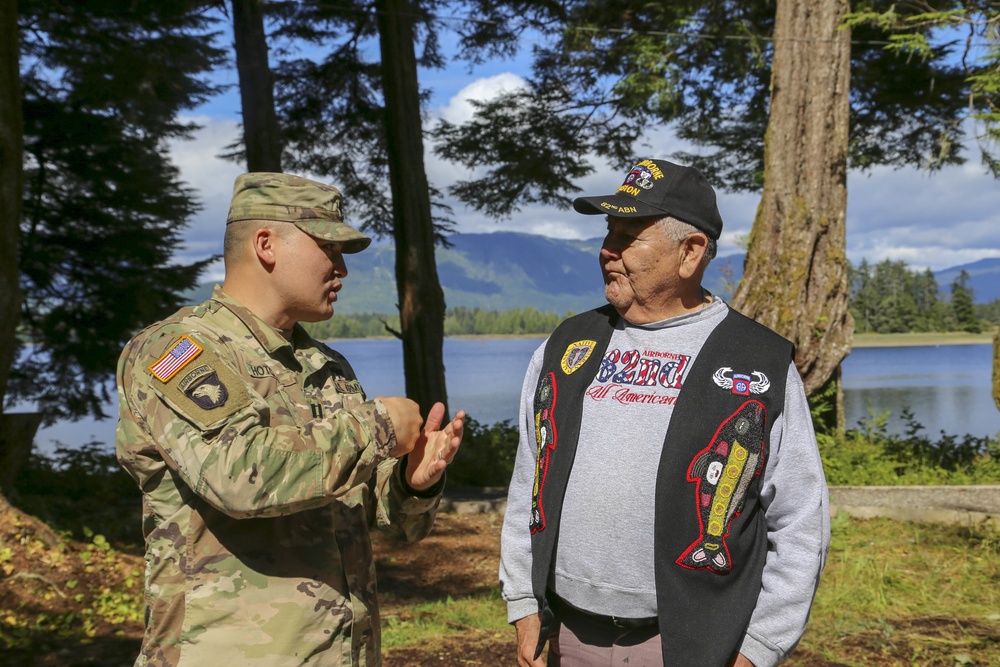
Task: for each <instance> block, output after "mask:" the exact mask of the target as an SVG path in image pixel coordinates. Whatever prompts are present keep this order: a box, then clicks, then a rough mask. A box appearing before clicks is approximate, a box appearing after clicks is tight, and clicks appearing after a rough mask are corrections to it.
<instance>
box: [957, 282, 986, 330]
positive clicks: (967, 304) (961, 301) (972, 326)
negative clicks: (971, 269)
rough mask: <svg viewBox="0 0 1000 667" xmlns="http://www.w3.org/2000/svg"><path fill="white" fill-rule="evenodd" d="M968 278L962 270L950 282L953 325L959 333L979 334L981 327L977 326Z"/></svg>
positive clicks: (977, 321)
mask: <svg viewBox="0 0 1000 667" xmlns="http://www.w3.org/2000/svg"><path fill="white" fill-rule="evenodd" d="M969 278H970V276H969V274H968V273H967V272H966V271H965V270H962V271H960V272H959V274H958V276H956V278H955V280H954V281H952V283H951V311H952V313H953V314H954V317H955V325H956V326H957V327H958V328H959V329H960V330H961V331H968V332H969V333H979V332H981V331H982V327H981V326H980V324H979V318H978V317H976V307H975V302H974V300H973V293H972V287H971V286H970V285H969Z"/></svg>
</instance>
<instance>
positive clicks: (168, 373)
mask: <svg viewBox="0 0 1000 667" xmlns="http://www.w3.org/2000/svg"><path fill="white" fill-rule="evenodd" d="M201 350H202V349H201V346H200V345H198V343H196V342H194V341H193V340H191V339H190V338H188V337H187V336H181V337H180V339H178V341H177V342H176V343H174V344H173V346H172V347H171V348H170V349H169V350H167V352H166V353H165V354H164V355H163V356H162V357H160V359H159V360H158V361H157V362H156V363H155V364H153V365H152V366H150V367H149V372H150V373H152V374H153V377H155V378H156V379H157V380H159V381H160V382H169V381H170V378H172V377H173V376H174V375H176V374H177V372H178V371H179V370H181V369H182V368H184V367H185V366H187V365H188V363H189V362H190V361H191V360H192V359H194V358H195V357H197V356H198V355H199V354H201Z"/></svg>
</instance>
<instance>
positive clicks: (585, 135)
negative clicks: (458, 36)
mask: <svg viewBox="0 0 1000 667" xmlns="http://www.w3.org/2000/svg"><path fill="white" fill-rule="evenodd" d="M891 4H892V3H891V2H890V0H874V2H872V3H871V6H873V7H875V8H876V9H880V10H884V9H888V8H889V6H890V5H891ZM564 7H565V11H566V14H565V16H558V15H556V14H553V20H554V23H553V32H552V33H550V39H549V40H548V41H543V43H542V44H541V45H540V46H537V47H535V53H536V54H537V57H536V59H535V69H534V72H533V75H532V77H531V78H530V80H529V81H528V86H527V88H526V89H525V90H521V91H517V92H514V93H511V94H509V95H507V96H505V97H501V98H498V99H494V100H491V101H489V102H487V103H483V104H480V105H478V108H477V112H476V115H475V117H474V118H473V120H472V121H471V122H470V123H467V124H465V125H463V126H455V125H450V124H447V123H445V124H442V125H441V126H440V128H439V129H438V131H437V133H436V134H437V136H438V138H439V139H441V140H442V141H443V142H444V144H443V146H442V147H441V148H440V149H439V153H440V154H441V155H442V156H443V157H446V158H449V159H453V160H457V161H459V162H461V163H462V164H464V165H466V166H468V167H470V168H471V167H474V168H476V169H478V172H477V177H476V178H474V179H471V180H469V181H466V182H462V183H459V184H457V185H456V186H455V188H454V189H453V192H454V193H455V194H456V195H457V196H459V197H461V198H463V199H465V200H467V201H469V202H471V203H472V205H474V206H476V207H477V208H479V210H482V211H484V212H485V213H489V214H493V215H497V216H502V215H506V214H509V213H510V212H511V211H513V210H516V208H517V207H518V206H520V205H523V204H524V203H528V202H533V201H538V202H543V203H555V204H567V203H568V201H569V199H568V197H566V194H567V193H569V192H573V191H574V187H573V181H574V180H575V179H578V178H579V177H580V176H581V175H584V174H586V173H588V172H589V170H590V166H589V164H588V162H587V160H588V159H589V156H591V155H598V156H600V157H601V158H602V159H604V160H606V161H607V162H608V163H611V164H613V165H617V166H619V167H624V166H625V165H627V164H629V163H630V162H631V161H632V160H633V159H634V154H633V145H634V143H635V141H636V139H637V137H639V136H640V135H641V134H642V132H643V131H644V130H646V129H648V128H649V126H650V125H653V124H658V123H663V122H672V123H673V125H672V126H671V127H672V129H674V130H675V131H676V133H677V135H678V136H679V137H680V138H681V139H684V140H687V141H689V142H691V143H693V144H695V145H697V146H698V147H699V149H700V150H699V152H698V153H681V152H675V153H674V155H675V156H676V157H677V158H679V159H681V160H682V161H685V162H687V163H689V164H693V165H694V166H697V167H699V168H701V169H702V170H703V171H705V172H706V173H707V174H708V175H709V177H710V178H711V179H712V180H714V181H715V182H719V183H723V184H725V186H726V187H728V188H729V189H732V190H738V191H739V190H743V191H754V190H758V189H760V188H761V186H763V187H764V188H768V187H769V186H768V183H767V178H765V146H770V147H771V152H772V156H773V158H774V159H773V161H772V162H771V163H770V166H771V172H772V173H771V174H770V175H768V178H771V180H772V183H771V184H770V188H771V189H770V193H773V194H769V195H768V198H767V199H766V202H765V203H767V202H771V201H772V198H780V197H785V199H786V203H789V204H793V206H792V207H790V208H785V209H783V211H784V212H783V213H782V216H781V217H780V220H782V221H784V222H789V220H788V219H786V217H785V216H789V215H796V214H798V215H800V217H802V216H804V217H802V220H801V221H804V222H805V223H806V226H807V227H808V229H800V228H799V227H798V226H797V225H796V224H785V225H784V226H782V225H780V224H778V222H779V218H775V216H774V215H771V213H775V214H776V213H777V212H778V211H781V210H782V209H781V208H780V207H779V206H777V205H774V206H772V205H771V204H770V203H768V205H767V207H766V209H767V210H768V211H771V213H768V214H766V215H762V216H760V217H758V220H757V223H756V224H755V230H754V232H753V237H754V238H752V239H751V244H752V245H753V244H755V245H754V247H753V248H752V249H751V252H750V253H749V255H748V256H749V257H751V258H750V259H748V262H749V263H748V265H747V270H745V271H744V277H743V283H744V286H743V287H742V288H741V292H740V293H739V294H738V296H737V298H736V300H735V302H736V304H737V306H741V307H743V308H746V309H748V310H749V311H750V312H751V313H752V314H753V315H755V316H757V317H760V318H761V319H763V320H764V321H766V322H768V323H771V324H772V325H774V326H775V328H777V329H778V331H779V332H781V333H784V334H785V335H787V336H789V337H791V338H792V339H793V340H795V341H796V343H797V350H798V352H797V363H798V364H799V367H800V370H802V371H803V373H804V375H805V376H806V382H807V386H808V387H809V389H810V390H815V389H816V388H817V387H819V386H820V385H822V384H823V383H824V382H825V381H826V379H827V378H828V377H829V376H830V374H831V373H832V372H833V369H835V368H836V367H837V365H838V363H839V361H840V359H842V357H843V355H844V354H846V352H847V350H848V349H849V341H850V329H851V327H850V320H849V316H848V314H847V310H846V309H847V304H846V292H847V287H846V279H845V268H844V267H845V266H846V249H845V247H844V243H843V219H844V213H843V210H842V202H843V201H845V200H844V197H843V193H844V187H843V182H844V174H845V173H846V171H845V170H846V168H847V166H848V165H852V166H855V167H859V168H870V167H872V166H874V165H878V164H893V165H906V164H925V163H926V162H927V156H928V155H929V154H933V155H934V156H935V158H936V159H935V161H934V164H935V165H941V164H947V163H954V162H959V161H961V159H962V158H961V155H960V149H961V146H962V139H963V135H962V124H961V122H956V121H960V119H962V118H963V117H965V115H966V114H967V109H968V107H967V105H966V102H967V99H968V98H967V92H968V90H969V85H970V84H969V83H968V81H967V77H968V75H969V72H967V71H964V70H962V69H960V68H958V67H956V66H955V65H954V64H953V62H954V59H951V60H949V58H950V57H951V51H950V48H949V47H946V46H942V47H939V48H936V49H934V50H932V52H931V53H930V54H929V55H928V57H926V58H915V59H907V58H903V57H898V56H897V55H896V54H894V53H890V52H887V51H885V50H884V49H883V48H882V45H883V44H884V43H885V40H886V38H887V32H886V31H887V28H885V27H884V26H881V25H871V24H869V23H865V22H862V23H859V24H858V25H857V27H855V28H854V29H853V35H852V36H851V37H850V38H849V37H848V35H849V34H850V33H848V32H847V31H843V30H832V28H833V27H835V24H836V23H837V21H838V18H839V16H835V15H839V14H840V13H842V12H845V11H847V9H848V7H847V3H846V2H843V1H840V2H836V3H835V2H833V0H823V1H822V2H813V3H801V2H794V1H793V0H778V2H771V1H767V0H755V1H753V2H744V3H732V2H725V1H723V0H691V1H689V2H674V3H645V2H639V1H634V2H633V1H631V0H626V1H625V2H621V1H616V2H611V1H610V0H602V1H598V2H582V1H581V2H568V3H564ZM777 16H785V17H788V18H790V19H792V22H793V24H794V25H796V26H798V28H793V29H792V30H791V31H789V32H787V33H786V32H784V30H782V31H780V32H779V30H778V26H777V25H776V17H777ZM820 16H822V17H823V18H822V20H819V21H816V20H811V19H813V18H817V17H820ZM799 19H803V20H799ZM819 26H822V29H821V30H819V29H816V30H815V31H814V28H818V27H819ZM797 29H798V30H802V31H805V32H801V33H796V32H795V30H797ZM921 29H926V30H930V28H929V27H928V28H921ZM821 32H822V33H823V34H826V35H827V37H825V38H822V37H820V34H821ZM848 39H853V40H854V48H852V49H850V50H849V51H848V50H847V48H846V44H847V40H848ZM803 43H806V44H808V47H809V48H807V49H805V50H803V51H802V52H801V56H800V57H797V58H798V59H796V56H793V58H792V59H791V60H784V61H778V60H779V55H778V54H779V50H782V49H784V50H791V51H796V49H799V48H801V47H802V45H803ZM830 44H837V45H839V46H838V47H837V48H839V49H840V50H839V51H838V50H836V49H833V50H831V51H830V53H829V55H830V56H831V58H832V60H827V61H821V60H820V59H816V60H813V59H812V58H811V55H812V54H813V52H818V51H822V50H825V49H828V48H829V46H830ZM848 53H849V57H850V75H849V77H848V74H847V71H846V67H847V61H846V58H847V57H848ZM776 61H778V62H776ZM780 62H784V63H787V69H788V71H787V72H785V73H783V74H779V73H775V72H774V71H773V70H774V67H776V66H777V65H778V64H780ZM806 63H813V66H811V67H810V68H809V70H808V71H809V74H808V80H806V78H805V77H806V73H805V71H806V68H805V67H804V64H806ZM977 66H978V65H977ZM788 77H791V78H788ZM795 77H803V79H802V83H803V84H808V83H809V81H811V80H815V79H826V80H827V81H829V82H831V83H832V84H834V85H836V86H837V87H836V88H835V89H832V90H831V91H828V93H821V94H822V95H823V96H824V98H829V99H830V100H831V103H833V106H830V107H826V106H824V105H822V104H811V103H810V101H809V100H806V99H804V100H802V104H801V105H796V104H789V105H788V106H787V107H785V106H784V105H779V104H777V103H776V100H775V98H774V95H775V91H778V92H781V93H783V94H785V95H792V94H794V91H789V90H788V89H787V88H785V89H782V88H780V87H777V86H776V85H775V86H772V81H774V82H775V83H777V82H780V81H787V82H788V83H790V85H792V86H793V87H794V86H795V81H796V79H795ZM848 78H850V84H851V86H850V87H848ZM848 96H849V101H850V109H851V115H850V121H851V122H850V127H849V128H848V129H847V132H848V134H847V135H846V136H847V142H848V143H847V144H846V149H845V148H844V141H845V139H844V137H845V129H844V125H845V121H844V120H843V115H844V114H843V111H842V109H843V107H842V106H841V105H842V104H843V102H842V101H841V100H845V99H848ZM778 108H787V109H788V111H789V115H790V116H792V117H788V116H786V117H784V118H782V117H775V112H776V109H778ZM803 110H811V113H810V115H808V116H804V117H802V118H798V117H797V115H798V114H799V113H800V112H802V111H803ZM780 115H781V114H780V113H779V116H780ZM835 119H836V122H829V121H833V120H835ZM798 120H801V121H802V122H801V124H800V125H799V126H798V127H799V130H801V131H802V132H803V133H806V134H799V135H798V136H799V137H805V136H807V135H808V136H809V137H810V138H809V139H808V142H807V144H805V145H803V146H802V147H801V148H802V150H800V151H798V153H797V156H792V155H791V154H789V155H787V157H789V158H793V157H794V159H802V160H807V161H809V162H811V163H812V164H814V165H818V164H819V163H820V162H822V161H824V160H825V161H827V167H828V170H827V171H825V172H824V171H823V170H822V169H814V168H813V167H810V168H809V169H808V173H809V174H812V175H811V176H809V175H807V174H806V173H802V174H799V173H798V172H797V171H796V170H795V169H794V168H787V169H785V168H784V167H782V163H783V162H784V161H785V158H781V159H780V160H779V158H778V156H777V154H776V153H777V152H778V151H797V150H798V148H799V145H798V144H797V143H796V141H797V140H796V139H795V136H796V135H795V133H794V132H792V133H791V134H789V135H788V136H787V142H786V143H787V145H782V142H781V140H780V139H778V138H777V137H775V140H774V141H773V142H765V141H764V138H765V130H766V129H767V128H769V127H772V124H773V133H774V134H777V133H778V132H779V128H780V127H787V128H791V126H792V125H794V124H795V122H797V121H798ZM786 122H787V123H788V125H787V126H786V125H784V124H785V123H786ZM809 123H817V125H816V126H810V125H809ZM822 123H827V125H826V126H825V127H823V126H822ZM771 131H772V130H770V129H769V130H768V132H771ZM824 135H825V136H826V137H827V139H828V140H829V145H826V144H825V143H824V141H823V140H821V139H819V137H822V136H824ZM664 152H666V151H663V150H662V149H661V150H658V151H656V153H657V154H663V153H664ZM824 154H825V156H824ZM841 155H842V156H843V157H841ZM785 166H788V165H785ZM824 174H826V175H824ZM783 179H784V180H783ZM820 190H822V192H821V191H820ZM785 193H787V196H786V194H785ZM775 202H777V199H775ZM795 207H799V208H795ZM826 225H829V227H826ZM768 230H773V232H774V233H773V234H771V233H769V231H768ZM786 237H787V238H786ZM792 238H800V239H806V238H808V239H811V240H810V241H809V242H804V243H801V244H800V245H799V246H798V247H797V248H794V247H793V246H794V245H795V244H794V243H792V242H790V240H791V239H792ZM813 241H815V243H813ZM786 242H787V245H786ZM762 248H767V250H768V253H767V254H762V255H759V257H758V258H757V259H754V258H753V256H754V255H758V254H759V251H760V250H761V249H762ZM783 249H787V252H784V251H783ZM772 251H773V252H772ZM775 253H777V254H775ZM796 253H798V254H796ZM775 257H780V259H781V262H780V263H779V262H776V261H774V258H775ZM778 269H784V270H785V274H784V275H783V277H782V280H781V281H779V282H778V283H776V282H775V280H774V272H775V270H778ZM754 285H756V287H755V286H754ZM775 285H778V287H777V289H778V290H779V292H777V293H775V294H774V295H773V296H772V298H767V297H766V296H765V293H766V292H767V290H768V289H771V288H773V287H775ZM785 286H789V287H791V286H794V288H792V291H791V292H790V293H789V294H790V295H792V296H793V297H794V298H792V299H791V302H792V303H794V304H796V306H795V307H791V306H790V304H787V303H786V302H785V299H784V298H782V297H783V296H784V295H785V291H784V287H785ZM755 291H756V292H757V294H756V295H754V292H755Z"/></svg>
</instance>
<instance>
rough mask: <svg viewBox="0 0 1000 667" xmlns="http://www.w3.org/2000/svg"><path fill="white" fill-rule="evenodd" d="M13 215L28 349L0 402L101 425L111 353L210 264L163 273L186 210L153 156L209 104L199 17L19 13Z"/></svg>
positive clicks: (207, 53) (171, 11) (75, 10)
mask: <svg viewBox="0 0 1000 667" xmlns="http://www.w3.org/2000/svg"><path fill="white" fill-rule="evenodd" d="M18 9H19V11H20V15H19V21H20V23H21V25H22V31H21V34H22V37H23V39H22V42H21V76H22V82H23V108H24V118H25V125H24V164H25V181H24V182H25V188H24V209H23V217H22V218H21V224H20V242H19V251H20V259H19V269H20V286H21V289H22V290H23V293H24V303H23V309H22V325H23V333H24V337H25V340H26V341H27V342H29V343H31V345H30V347H28V348H25V349H24V350H23V354H22V355H21V356H20V358H19V360H17V361H16V362H15V365H14V367H13V371H12V373H11V379H10V384H9V385H8V395H7V397H6V398H7V401H8V402H10V401H12V400H23V401H35V402H37V404H38V406H39V409H40V410H41V411H42V412H44V414H45V419H46V421H48V422H51V421H53V420H55V419H57V418H63V417H69V418H74V417H80V416H83V415H86V414H90V415H93V416H97V417H103V416H105V415H104V414H103V412H102V408H101V406H102V404H103V403H104V402H105V401H107V400H108V399H109V391H108V390H109V381H110V379H111V378H112V377H113V371H114V368H115V362H116V360H117V357H118V354H119V352H120V351H121V348H122V346H123V344H124V342H125V341H126V340H127V339H128V338H129V337H130V336H131V335H132V334H133V333H134V332H135V331H136V330H137V329H139V328H140V327H142V326H144V325H146V324H149V323H150V322H152V321H154V320H156V319H158V318H160V317H163V316H164V315H166V314H168V313H169V312H171V311H172V310H174V309H175V308H177V307H178V305H179V302H180V296H179V295H180V293H181V292H183V291H184V290H186V289H188V288H190V287H191V286H193V285H194V284H195V283H196V281H197V277H198V274H199V272H200V271H201V269H202V268H203V267H204V266H205V265H206V264H207V263H208V262H209V261H211V260H205V261H202V262H194V263H190V264H186V265H185V264H178V263H177V257H176V250H177V249H178V247H179V246H180V239H181V236H180V233H181V230H182V229H183V227H184V226H185V225H186V224H187V222H188V220H189V218H190V216H191V214H192V213H194V211H196V210H197V207H198V205H197V203H196V202H195V200H194V195H193V192H192V191H191V190H190V189H189V188H188V187H187V186H185V185H184V184H183V183H181V181H180V179H179V174H178V171H177V169H176V167H174V166H173V165H172V164H171V163H170V160H169V157H168V155H167V149H166V143H165V142H166V140H167V139H170V138H175V137H183V136H186V135H188V134H189V133H190V132H191V130H192V129H193V126H192V125H189V124H183V123H181V122H179V121H178V120H177V115H178V112H180V111H181V110H183V109H185V108H189V107H191V106H194V105H195V104H197V103H198V102H200V101H202V100H204V99H205V98H206V97H207V96H208V95H210V94H212V93H213V92H215V91H214V88H213V87H212V86H210V85H209V84H207V83H205V82H204V81H203V80H202V79H201V78H200V77H201V76H202V75H204V74H205V72H207V71H208V69H209V68H210V67H212V65H213V64H214V63H215V62H216V61H217V59H218V57H219V52H218V51H217V50H215V49H214V48H213V47H212V46H211V43H210V39H209V37H208V35H207V32H208V31H209V30H210V28H209V23H208V22H207V20H206V19H205V18H204V17H203V13H204V11H203V10H204V3H199V2H190V1H185V0H165V1H157V2H153V1H152V0H145V1H137V2H130V3H120V2H115V1H113V0H94V1H88V2H86V3H64V2H52V1H51V0H25V1H24V2H21V3H19V5H18Z"/></svg>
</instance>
